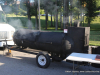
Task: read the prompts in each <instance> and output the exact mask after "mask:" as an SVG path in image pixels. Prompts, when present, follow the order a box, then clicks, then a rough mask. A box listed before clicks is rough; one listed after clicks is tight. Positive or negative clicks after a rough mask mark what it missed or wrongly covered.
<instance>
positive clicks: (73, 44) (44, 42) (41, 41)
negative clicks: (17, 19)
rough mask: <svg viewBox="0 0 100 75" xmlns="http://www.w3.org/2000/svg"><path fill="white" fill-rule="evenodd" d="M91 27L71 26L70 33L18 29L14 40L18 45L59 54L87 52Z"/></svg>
mask: <svg viewBox="0 0 100 75" xmlns="http://www.w3.org/2000/svg"><path fill="white" fill-rule="evenodd" d="M88 36H89V27H87V28H86V27H85V28H84V27H83V28H80V27H69V28H68V33H67V34H65V33H61V32H40V31H32V30H28V29H27V30H26V29H22V30H17V31H16V32H15V33H14V36H13V40H14V42H15V44H16V45H18V46H23V47H29V48H33V49H38V50H43V51H48V52H51V53H57V54H60V55H62V54H66V55H68V54H70V53H71V52H85V50H86V51H87V50H88V41H89V40H88V39H89V37H88Z"/></svg>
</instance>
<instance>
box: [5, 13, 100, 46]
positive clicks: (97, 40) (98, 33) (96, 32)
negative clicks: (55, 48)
mask: <svg viewBox="0 0 100 75" xmlns="http://www.w3.org/2000/svg"><path fill="white" fill-rule="evenodd" d="M7 19H8V22H9V21H10V20H11V19H14V20H17V19H20V20H21V22H22V26H20V27H22V28H28V27H27V25H26V23H27V20H28V19H27V17H26V16H20V15H17V17H16V15H14V14H13V15H9V14H8V15H7ZM53 20H54V18H53ZM32 23H33V27H32V28H33V29H35V17H34V16H32ZM54 24H55V23H54V22H53V27H51V21H50V17H49V19H48V27H47V30H45V26H46V23H45V17H44V16H41V29H42V30H43V31H53V32H55V26H54ZM16 25H17V23H16ZM12 26H13V25H12ZM84 26H87V23H86V22H85V25H84ZM15 28H16V27H15ZM90 30H91V31H90V41H89V45H95V46H100V17H96V19H94V21H92V23H91V26H90ZM56 32H63V30H61V28H60V23H59V27H58V30H57V31H56Z"/></svg>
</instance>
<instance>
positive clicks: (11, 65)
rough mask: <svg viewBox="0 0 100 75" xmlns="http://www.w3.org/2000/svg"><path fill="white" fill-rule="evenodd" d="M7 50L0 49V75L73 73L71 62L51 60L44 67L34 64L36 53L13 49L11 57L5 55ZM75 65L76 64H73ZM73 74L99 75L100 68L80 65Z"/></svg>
mask: <svg viewBox="0 0 100 75" xmlns="http://www.w3.org/2000/svg"><path fill="white" fill-rule="evenodd" d="M6 52H7V50H5V51H4V55H3V51H0V75H73V72H72V71H73V64H72V63H69V62H65V60H64V61H62V62H51V64H50V66H49V67H48V68H46V69H43V68H39V67H38V66H37V64H36V59H35V58H36V55H34V54H29V53H24V52H19V51H13V50H12V54H13V57H7V56H5V53H6ZM75 66H77V65H75ZM75 72H76V73H75V74H74V75H100V68H94V67H92V66H81V67H79V68H78V69H77V70H75Z"/></svg>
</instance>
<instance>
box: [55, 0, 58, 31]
mask: <svg viewBox="0 0 100 75" xmlns="http://www.w3.org/2000/svg"><path fill="white" fill-rule="evenodd" d="M56 5H58V2H57V0H56ZM55 30H58V9H57V10H56V24H55Z"/></svg>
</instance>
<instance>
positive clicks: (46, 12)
mask: <svg viewBox="0 0 100 75" xmlns="http://www.w3.org/2000/svg"><path fill="white" fill-rule="evenodd" d="M45 17H46V28H45V29H46V30H47V27H48V11H47V10H46V16H45Z"/></svg>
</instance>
